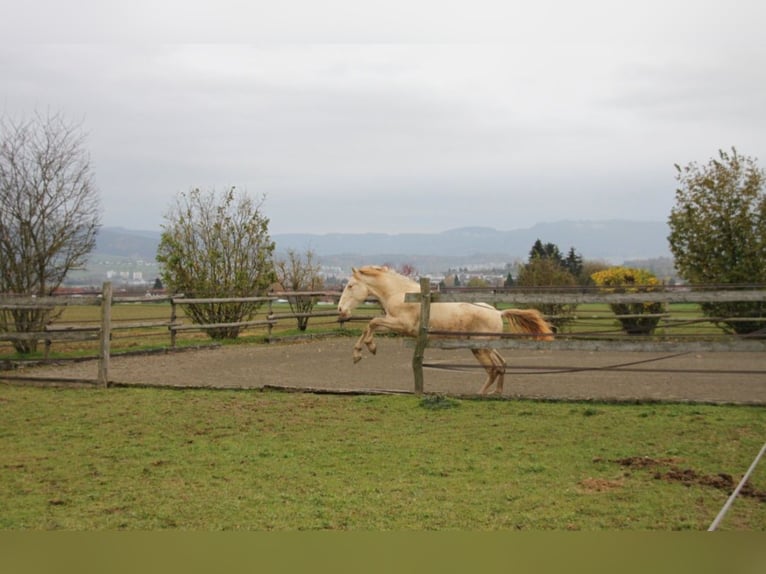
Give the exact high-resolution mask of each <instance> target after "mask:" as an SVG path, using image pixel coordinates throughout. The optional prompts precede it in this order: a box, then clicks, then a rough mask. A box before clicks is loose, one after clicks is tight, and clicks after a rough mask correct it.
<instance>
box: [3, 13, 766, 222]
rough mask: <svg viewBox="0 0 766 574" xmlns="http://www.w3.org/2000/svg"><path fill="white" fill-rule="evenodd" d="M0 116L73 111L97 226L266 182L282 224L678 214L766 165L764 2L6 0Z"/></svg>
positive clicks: (257, 190) (263, 190)
mask: <svg viewBox="0 0 766 574" xmlns="http://www.w3.org/2000/svg"><path fill="white" fill-rule="evenodd" d="M0 7H1V8H2V10H1V11H0V13H1V14H2V18H1V19H0V36H1V38H0V113H3V114H6V115H10V116H12V117H15V118H18V117H27V116H29V115H31V114H33V113H34V112H35V111H36V110H37V111H43V112H45V111H47V110H51V111H54V112H61V113H63V114H64V115H66V116H67V117H69V118H71V119H73V120H75V121H81V122H82V125H83V129H84V130H85V131H86V132H87V133H88V139H87V147H88V150H89V151H90V154H91V159H92V163H93V167H94V171H95V178H96V182H97V185H98V187H99V190H100V193H101V196H102V204H103V223H104V224H105V225H109V226H116V225H120V226H125V227H129V228H133V229H155V230H159V229H160V225H161V223H162V221H163V216H164V215H165V214H166V213H167V212H168V209H169V207H170V206H171V204H172V203H173V202H174V198H175V197H176V195H177V194H178V193H179V192H182V191H187V190H188V189H189V188H191V187H201V188H205V189H207V188H212V187H215V188H216V189H219V190H222V189H224V188H226V187H228V186H231V185H236V186H237V187H239V188H241V189H244V190H247V192H249V193H251V194H253V195H256V196H259V195H262V194H265V196H266V198H265V203H264V204H263V210H264V212H265V214H266V216H267V217H269V218H270V220H271V224H270V231H271V233H272V234H277V233H285V232H312V233H328V232H360V231H375V232H388V233H398V232H435V231H444V230H447V229H451V228H455V227H462V226H489V227H494V228H497V229H501V230H508V229H516V228H522V227H528V226H531V225H532V224H534V223H537V222H542V221H556V220H561V219H569V220H597V219H613V218H619V219H634V220H651V221H665V220H666V219H667V216H668V214H669V212H670V208H671V207H672V205H673V201H674V190H675V183H676V182H675V178H674V176H675V170H674V167H673V164H674V163H678V164H682V165H683V164H686V163H688V162H690V161H697V162H700V163H704V162H706V161H707V160H708V159H709V158H711V157H713V156H714V155H715V154H716V153H717V150H719V149H729V148H730V147H731V146H736V147H737V149H738V150H739V151H740V152H741V153H743V154H745V155H750V156H754V157H756V158H758V159H759V163H760V165H761V166H762V167H763V166H764V165H766V42H765V41H764V39H763V38H764V35H763V23H764V22H765V21H766V2H763V1H762V0H730V1H729V2H720V1H718V2H711V1H707V0H688V1H686V0H660V1H655V0H642V1H641V2H636V1H631V2H619V1H617V0H611V1H596V0H578V1H577V2H570V1H564V0H559V1H546V0H536V1H534V2H530V1H529V0H526V1H525V2H515V1H508V0H506V1H502V2H494V1H485V0H473V1H471V2H457V1H450V0H440V1H426V2H416V1H413V0H410V1H408V2H403V1H401V0H385V1H379V2H378V1H376V2H368V1H365V2H362V1H361V0H357V1H346V0H343V1H337V0H322V1H321V2H320V1H317V2H308V1H306V0H304V1H299V2H295V1H290V0H286V1H284V2H274V1H273V0H270V1H269V2H261V1H255V2H253V1H235V0H218V1H217V2H212V3H208V2H199V1H196V0H183V1H177V0H173V1H171V2H158V1H157V0H152V1H151V2H148V1H143V0H141V1H134V0H132V1H131V2H119V3H114V2H105V1H100V0H95V1H92V0H81V1H74V2H65V1H61V0H49V1H43V2H40V1H35V0H32V1H29V0H28V1H26V2H19V1H14V2H10V1H8V0H0Z"/></svg>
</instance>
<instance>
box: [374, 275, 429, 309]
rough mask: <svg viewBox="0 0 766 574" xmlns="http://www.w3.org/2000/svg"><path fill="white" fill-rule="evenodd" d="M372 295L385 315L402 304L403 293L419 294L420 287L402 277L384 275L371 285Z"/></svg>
mask: <svg viewBox="0 0 766 574" xmlns="http://www.w3.org/2000/svg"><path fill="white" fill-rule="evenodd" d="M370 287H371V291H372V294H373V295H375V297H377V298H378V300H379V301H380V302H381V304H382V305H383V309H384V310H385V311H386V313H390V309H391V308H392V307H394V306H396V305H399V304H401V303H403V302H404V294H405V293H420V285H419V284H417V283H415V282H414V281H412V280H411V279H407V278H406V277H404V276H402V275H385V276H381V278H380V279H379V280H378V281H376V284H375V285H371V286H370Z"/></svg>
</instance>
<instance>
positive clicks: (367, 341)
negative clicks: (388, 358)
mask: <svg viewBox="0 0 766 574" xmlns="http://www.w3.org/2000/svg"><path fill="white" fill-rule="evenodd" d="M371 323H372V321H370V323H368V324H367V327H366V328H365V329H364V332H363V333H362V336H361V337H359V338H358V339H357V340H356V343H354V362H355V363H358V362H359V361H361V360H362V345H363V344H364V345H367V348H368V349H369V350H370V352H371V353H372V354H373V355H374V354H375V351H377V348H376V347H375V342H374V341H373V340H372V329H371V328H370V324H371ZM370 345H372V348H370Z"/></svg>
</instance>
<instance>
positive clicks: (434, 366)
mask: <svg viewBox="0 0 766 574" xmlns="http://www.w3.org/2000/svg"><path fill="white" fill-rule="evenodd" d="M688 354H689V352H688V351H684V352H682V353H674V354H672V355H664V356H662V357H654V358H652V359H642V360H640V361H630V362H628V363H619V364H616V365H607V366H605V367H560V368H553V369H549V370H546V371H543V370H533V371H530V372H526V373H525V372H517V371H514V374H515V375H533V374H536V375H554V374H561V373H579V372H585V371H610V370H620V369H623V370H627V369H626V367H632V366H635V365H642V364H645V363H654V362H657V361H664V360H667V359H675V358H676V357H681V356H683V355H688ZM423 367H427V368H429V369H439V370H443V371H465V370H472V369H483V368H484V366H482V365H463V364H460V365H458V364H448V363H423ZM519 368H525V369H530V368H531V369H534V367H528V366H527V367H519ZM545 368H547V367H541V369H545ZM506 369H511V370H513V367H508V366H506ZM675 371H677V370H676V369H667V372H675ZM704 372H709V371H708V370H705V371H704ZM727 372H728V371H727Z"/></svg>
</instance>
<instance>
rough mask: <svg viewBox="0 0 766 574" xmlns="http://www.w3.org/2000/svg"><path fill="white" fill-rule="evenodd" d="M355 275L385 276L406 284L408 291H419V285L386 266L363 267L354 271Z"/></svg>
mask: <svg viewBox="0 0 766 574" xmlns="http://www.w3.org/2000/svg"><path fill="white" fill-rule="evenodd" d="M356 273H360V274H362V275H367V276H368V277H381V276H384V275H385V276H387V277H389V278H390V279H392V280H396V281H398V282H400V283H402V284H406V286H407V288H408V289H417V291H420V285H419V284H418V282H417V281H413V280H412V279H410V278H409V277H406V276H404V275H402V274H401V273H397V272H396V271H394V270H393V269H391V268H390V267H388V266H387V265H365V266H364V267H359V268H358V269H354V274H356Z"/></svg>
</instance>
